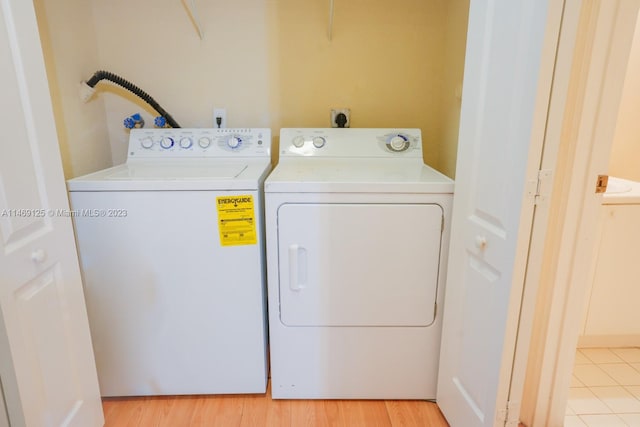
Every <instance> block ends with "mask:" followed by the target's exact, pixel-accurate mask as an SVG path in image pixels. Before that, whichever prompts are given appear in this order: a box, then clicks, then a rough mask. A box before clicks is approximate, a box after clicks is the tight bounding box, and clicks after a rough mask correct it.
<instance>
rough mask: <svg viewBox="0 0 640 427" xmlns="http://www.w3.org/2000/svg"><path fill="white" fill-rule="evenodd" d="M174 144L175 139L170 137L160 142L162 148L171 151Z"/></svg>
mask: <svg viewBox="0 0 640 427" xmlns="http://www.w3.org/2000/svg"><path fill="white" fill-rule="evenodd" d="M173 144H175V141H174V140H173V138H171V137H169V136H165V137H164V138H162V139H161V140H160V146H161V147H162V148H164V149H169V148H171V147H173Z"/></svg>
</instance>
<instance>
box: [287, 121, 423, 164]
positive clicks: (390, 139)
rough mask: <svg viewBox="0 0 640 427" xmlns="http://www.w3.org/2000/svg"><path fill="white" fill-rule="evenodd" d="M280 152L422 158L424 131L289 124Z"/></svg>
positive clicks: (323, 155) (293, 154) (307, 154)
mask: <svg viewBox="0 0 640 427" xmlns="http://www.w3.org/2000/svg"><path fill="white" fill-rule="evenodd" d="M280 155H281V156H284V157H288V156H319V157H419V158H422V135H421V132H420V129H366V128H362V129H359V128H343V129H340V128H327V129H324V128H320V129H318V128H285V129H281V130H280Z"/></svg>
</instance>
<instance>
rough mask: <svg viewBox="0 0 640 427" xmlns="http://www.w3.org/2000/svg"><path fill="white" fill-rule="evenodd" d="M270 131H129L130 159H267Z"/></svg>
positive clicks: (269, 153) (269, 147)
mask: <svg viewBox="0 0 640 427" xmlns="http://www.w3.org/2000/svg"><path fill="white" fill-rule="evenodd" d="M270 155H271V129H268V128H257V129H252V128H246V129H227V128H225V129H217V128H213V129H208V128H163V129H132V130H131V133H130V135H129V151H128V158H129V159H134V158H135V159H151V158H153V159H176V158H211V157H215V158H220V157H270Z"/></svg>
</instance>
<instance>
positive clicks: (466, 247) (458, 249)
mask: <svg viewBox="0 0 640 427" xmlns="http://www.w3.org/2000/svg"><path fill="white" fill-rule="evenodd" d="M546 18H547V2H546V1H540V0H495V1H489V0H477V1H472V2H471V8H470V12H469V27H468V34H469V37H467V56H466V64H465V76H464V92H463V102H462V111H461V120H460V136H459V145H458V164H457V167H456V170H457V175H456V191H455V195H454V211H453V218H452V237H451V246H450V256H449V265H448V280H447V285H446V292H445V307H444V323H443V338H442V347H441V353H440V370H439V378H438V396H437V402H438V405H439V406H440V408H441V410H442V412H443V413H444V415H445V417H446V418H447V420H448V421H449V423H450V424H451V425H452V426H453V427H476V426H478V427H479V426H494V425H496V426H497V425H504V424H505V420H504V419H502V418H504V410H505V409H506V406H507V402H506V400H507V397H506V396H507V393H508V390H509V380H510V375H511V367H512V362H513V354H514V353H513V352H514V345H515V344H514V343H515V333H516V330H517V322H518V312H519V303H520V293H521V292H522V283H523V280H524V273H523V269H522V268H518V269H515V268H514V265H515V264H516V263H517V262H521V260H522V259H523V258H525V259H526V255H527V252H526V251H527V247H528V241H529V233H530V230H531V221H532V215H533V200H532V199H528V198H526V197H525V181H526V173H527V170H530V169H531V165H530V162H539V155H540V153H541V150H542V147H541V142H539V141H536V142H532V141H533V138H532V132H533V120H534V112H535V110H536V103H537V102H538V99H537V97H538V90H539V89H538V81H539V74H540V63H541V57H542V53H541V51H542V45H543V39H544V37H545V27H546ZM545 105H546V104H545ZM531 144H539V147H537V149H535V150H534V149H532V148H531V146H530V145H531ZM530 150H531V151H530ZM530 152H531V153H537V154H535V155H534V154H531V156H532V157H531V158H530V157H529V153H530ZM536 156H537V157H536ZM536 164H539V163H536ZM512 302H513V303H514V305H511V303H512ZM515 305H517V306H518V307H515ZM514 307H515V308H514Z"/></svg>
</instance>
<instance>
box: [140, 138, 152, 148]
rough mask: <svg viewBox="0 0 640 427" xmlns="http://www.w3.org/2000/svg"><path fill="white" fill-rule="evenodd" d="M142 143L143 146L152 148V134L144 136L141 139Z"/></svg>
mask: <svg viewBox="0 0 640 427" xmlns="http://www.w3.org/2000/svg"><path fill="white" fill-rule="evenodd" d="M140 145H141V146H142V148H147V149H149V148H151V147H153V138H151V137H150V136H147V137H146V138H142V139H141V140H140Z"/></svg>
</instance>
